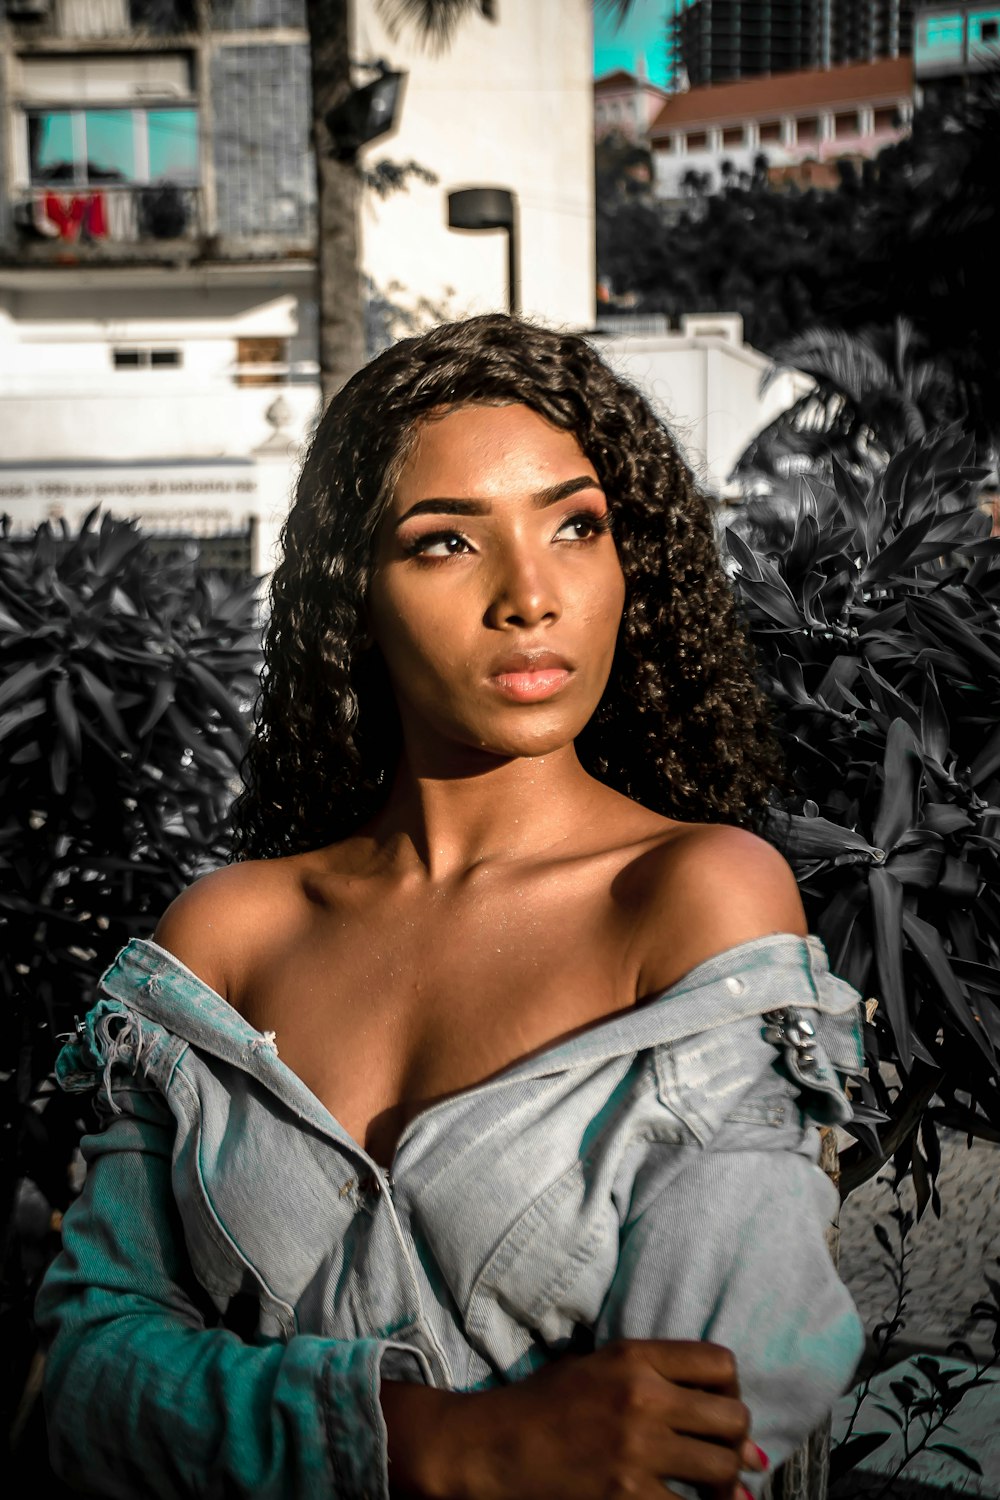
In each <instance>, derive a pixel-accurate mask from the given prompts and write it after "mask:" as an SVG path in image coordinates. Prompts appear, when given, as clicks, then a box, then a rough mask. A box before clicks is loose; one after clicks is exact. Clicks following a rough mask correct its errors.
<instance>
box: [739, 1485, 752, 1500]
mask: <svg viewBox="0 0 1000 1500" xmlns="http://www.w3.org/2000/svg"><path fill="white" fill-rule="evenodd" d="M740 1494H741V1495H742V1496H743V1500H753V1496H752V1495H751V1493H750V1491H749V1490H748V1489H747V1487H746V1485H745V1484H741V1485H740Z"/></svg>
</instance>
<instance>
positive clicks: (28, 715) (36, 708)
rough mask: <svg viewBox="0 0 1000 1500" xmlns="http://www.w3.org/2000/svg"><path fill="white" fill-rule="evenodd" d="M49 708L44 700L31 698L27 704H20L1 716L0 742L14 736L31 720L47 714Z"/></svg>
mask: <svg viewBox="0 0 1000 1500" xmlns="http://www.w3.org/2000/svg"><path fill="white" fill-rule="evenodd" d="M47 706H48V705H47V704H46V702H45V699H44V698H31V699H29V700H28V702H27V703H19V704H18V705H17V707H16V708H11V709H8V710H7V712H6V713H5V714H0V740H3V739H6V737H7V735H8V734H12V733H13V731H14V730H15V729H19V728H20V727H21V725H22V724H27V723H28V721H29V720H31V719H37V718H38V717H39V715H40V714H43V713H45V711H46V708H47Z"/></svg>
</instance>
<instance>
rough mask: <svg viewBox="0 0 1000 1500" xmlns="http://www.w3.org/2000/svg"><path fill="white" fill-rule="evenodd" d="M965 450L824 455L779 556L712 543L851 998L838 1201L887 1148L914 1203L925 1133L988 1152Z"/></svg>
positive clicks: (998, 722) (987, 599)
mask: <svg viewBox="0 0 1000 1500" xmlns="http://www.w3.org/2000/svg"><path fill="white" fill-rule="evenodd" d="M971 451H972V443H971V440H970V439H968V438H965V437H962V436H960V435H957V434H956V433H955V432H954V431H950V432H946V433H944V434H940V435H938V436H936V437H934V438H931V439H927V440H923V441H920V442H916V443H911V444H910V445H908V446H906V447H904V448H902V449H900V450H899V451H898V452H897V453H896V454H895V455H894V456H893V458H892V459H891V460H890V461H889V462H888V464H887V465H886V466H885V467H884V469H882V470H881V471H880V472H877V473H874V474H869V475H867V476H864V475H862V476H860V477H859V476H858V475H857V474H856V473H852V472H850V471H849V470H848V469H847V468H846V467H845V466H844V465H843V464H842V463H840V462H839V461H837V460H834V461H833V463H832V465H831V467H830V468H829V469H828V471H827V474H826V476H824V475H823V474H822V473H818V474H817V475H815V476H813V477H812V478H810V479H808V480H799V481H795V482H793V483H791V484H790V485H789V487H788V490H787V492H786V498H789V497H790V498H791V499H793V500H794V502H795V503H794V507H793V518H794V519H793V524H792V527H791V536H790V541H789V544H788V545H787V547H786V548H784V549H783V550H781V551H778V550H773V551H769V549H768V548H767V547H766V546H764V545H762V544H760V543H759V542H758V545H757V546H756V547H754V546H752V545H750V544H748V542H747V541H746V540H745V539H744V538H743V537H741V536H740V535H739V534H738V531H737V530H736V529H732V528H731V529H730V530H729V531H728V532H727V544H728V553H729V558H730V561H731V567H732V570H733V574H734V582H735V587H736V590H737V593H738V595H739V596H740V598H741V600H742V602H743V605H744V608H745V610H746V612H747V615H748V617H749V620H750V625H751V630H752V635H753V639H754V643H755V645H756V648H757V651H758V653H759V656H760V659H761V662H762V668H763V673H764V678H765V685H766V687H767V689H768V690H769V692H770V694H771V696H772V698H773V699H774V701H775V702H776V704H777V705H778V709H779V713H780V726H779V728H780V733H781V735H782V738H783V742H784V748H785V752H786V756H787V762H788V767H789V772H790V790H789V794H788V797H787V800H786V803H785V805H784V807H783V808H781V809H775V817H774V827H775V835H776V838H777V839H778V840H779V842H781V843H782V844H783V846H784V848H785V851H786V853H787V855H788V857H789V859H790V860H791V862H792V864H793V866H794V867H795V869H796V872H797V874H798V876H799V879H800V883H801V887H802V893H803V897H804V900H805V904H806V908H807V912H808V915H809V917H810V921H811V925H812V927H813V930H814V931H816V932H817V933H818V934H819V936H820V937H821V938H822V939H823V940H824V942H825V944H826V947H827V950H828V952H829V955H830V961H831V964H832V967H833V969H834V970H835V971H836V972H838V973H840V974H842V975H843V976H844V977H845V978H846V979H848V980H849V981H850V982H851V983H852V984H854V985H855V986H856V987H857V989H858V990H860V991H861V993H862V995H864V996H866V997H871V998H870V999H869V1000H868V1004H867V1007H866V1009H867V1013H868V1014H867V1023H866V1025H865V1028H864V1034H865V1057H866V1064H867V1068H866V1072H867V1077H865V1078H862V1079H859V1080H858V1082H857V1086H856V1093H857V1095H858V1097H857V1098H856V1099H855V1109H856V1112H857V1119H856V1121H855V1124H854V1126H853V1127H852V1128H853V1130H854V1132H855V1134H856V1136H857V1143H856V1144H855V1146H853V1147H851V1148H850V1149H849V1150H848V1151H846V1152H845V1153H843V1155H842V1160H841V1177H840V1180H841V1192H842V1194H844V1195H846V1194H847V1193H848V1192H850V1191H851V1189H852V1188H854V1187H856V1186H858V1185H859V1184H860V1183H861V1182H863V1181H865V1180H866V1179H867V1178H868V1177H870V1176H872V1175H874V1173H875V1172H876V1171H878V1170H879V1168H880V1167H881V1165H882V1164H883V1163H884V1162H885V1161H886V1160H887V1159H888V1158H889V1157H890V1156H893V1157H895V1158H896V1160H897V1163H898V1165H899V1166H900V1168H901V1170H906V1169H907V1168H908V1167H912V1171H913V1180H914V1186H915V1190H916V1194H917V1203H918V1207H919V1208H920V1209H921V1210H922V1208H923V1205H924V1204H925V1203H926V1202H928V1201H930V1202H931V1203H932V1205H933V1207H934V1208H935V1210H937V1209H938V1202H937V1196H936V1192H935V1190H934V1187H933V1181H934V1178H935V1175H936V1171H937V1165H938V1160H939V1147H938V1141H937V1135H936V1127H937V1126H938V1125H947V1126H951V1127H953V1128H957V1129H960V1130H963V1131H966V1132H968V1134H969V1135H972V1136H981V1137H983V1138H984V1139H987V1140H1000V1078H998V1046H1000V971H998V964H997V958H998V953H1000V805H998V804H1000V539H997V538H993V539H991V538H990V537H989V534H988V533H989V529H990V528H989V521H988V519H987V518H986V516H985V515H984V514H983V513H982V512H981V511H980V510H979V509H978V507H977V504H976V496H977V491H978V487H979V486H980V484H981V482H982V480H983V479H984V477H985V472H984V471H983V470H981V469H975V468H971V467H970V466H969V462H968V460H969V456H970V453H971ZM887 1065H888V1066H889V1067H890V1068H891V1069H892V1070H895V1072H896V1074H898V1076H899V1078H900V1079H901V1080H902V1084H901V1087H899V1088H898V1089H897V1088H896V1087H895V1084H894V1081H893V1079H892V1076H891V1074H890V1073H889V1072H887V1071H885V1070H886V1067H887ZM876 1126H879V1127H880V1128H879V1130H878V1132H877V1133H876V1129H875V1127H876ZM918 1128H919V1133H920V1135H919V1143H918V1141H917V1132H918Z"/></svg>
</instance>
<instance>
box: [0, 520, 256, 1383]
mask: <svg viewBox="0 0 1000 1500" xmlns="http://www.w3.org/2000/svg"><path fill="white" fill-rule="evenodd" d="M256 619H257V605H256V598H255V586H254V583H253V582H252V581H247V582H244V583H240V584H237V585H235V586H234V585H233V584H231V583H224V582H222V581H221V580H219V579H218V578H213V577H209V576H202V575H201V574H200V573H199V571H198V566H197V556H196V549H191V550H190V552H189V553H188V554H185V553H180V554H173V555H170V556H166V555H164V554H162V553H161V552H158V551H156V550H155V549H154V546H153V544H151V543H150V541H149V540H148V539H146V538H144V537H143V536H142V535H141V534H140V533H139V532H138V531H137V530H136V528H135V526H134V525H133V524H132V523H130V522H122V521H115V520H112V519H110V518H109V517H105V518H104V519H103V520H102V521H101V522H100V523H98V521H97V519H96V513H92V514H91V515H90V516H88V517H87V519H86V521H85V522H84V524H83V526H82V528H81V530H80V532H79V533H78V534H77V535H70V534H69V532H68V531H67V530H66V529H65V528H64V529H63V530H62V531H59V530H56V529H53V527H52V526H50V525H45V526H42V527H41V528H40V529H39V530H38V532H37V533H36V534H35V536H34V538H33V539H31V540H30V541H27V542H25V541H19V540H15V539H14V538H13V537H11V536H10V534H9V531H8V530H7V529H6V528H5V529H4V530H3V532H2V534H0V871H2V879H0V931H2V940H0V985H2V987H3V1003H4V1019H5V1025H4V1028H3V1033H2V1043H0V1046H2V1051H0V1111H2V1114H0V1122H2V1128H3V1132H4V1139H5V1141H6V1142H7V1149H6V1150H5V1151H4V1153H3V1181H2V1193H3V1219H4V1223H5V1224H7V1225H8V1232H7V1238H6V1243H5V1245H4V1255H3V1266H4V1273H5V1275H4V1285H3V1288H2V1293H0V1317H2V1323H3V1325H5V1332H6V1334H7V1335H8V1336H7V1337H4V1336H3V1333H0V1344H2V1345H3V1347H4V1348H5V1349H6V1350H8V1351H9V1356H8V1360H7V1362H6V1363H7V1370H8V1374H12V1375H13V1376H14V1380H15V1387H14V1389H15V1391H17V1390H19V1389H20V1381H21V1379H22V1378H23V1375H24V1370H25V1367H26V1362H27V1359H28V1357H30V1299H31V1297H32V1295H33V1290H34V1287H33V1282H34V1280H35V1279H36V1276H37V1274H38V1273H39V1272H40V1271H41V1270H42V1269H43V1267H44V1262H45V1259H46V1253H47V1246H46V1243H45V1231H46V1229H47V1228H48V1222H49V1215H50V1214H51V1212H52V1211H56V1212H58V1211H60V1210H61V1209H62V1208H63V1207H64V1206H65V1204H66V1202H67V1201H68V1199H69V1197H70V1196H71V1192H70V1182H69V1167H70V1163H71V1160H72V1157H73V1153H74V1150H75V1147H76V1143H77V1140H78V1137H79V1123H78V1120H77V1116H78V1115H79V1113H80V1111H81V1108H82V1106H81V1104H80V1102H79V1101H78V1100H75V1099H73V1098H69V1097H67V1096H64V1095H62V1094H61V1093H60V1092H59V1091H58V1090H53V1089H52V1088H51V1087H50V1086H49V1085H48V1084H47V1082H46V1080H47V1079H48V1076H49V1074H50V1071H51V1067H52V1062H53V1059H54V1055H55V1052H56V1050H57V1046H58V1037H59V1034H60V1033H62V1032H65V1031H67V1030H69V1029H70V1028H71V1027H72V1025H73V1023H74V1018H75V1017H76V1016H78V1015H82V1014H83V1012H84V1011H85V1010H86V1009H87V1008H88V1006H89V1004H90V991H91V990H92V988H93V985H94V983H95V980H96V979H97V978H98V976H99V975H100V973H101V972H102V970H103V969H104V968H105V967H106V966H107V964H109V963H110V962H111V960H112V959H113V957H114V955H115V953H116V952H117V950H118V949H119V948H120V947H121V945H122V944H123V943H124V942H125V941H127V939H128V938H130V937H133V936H146V935H148V934H149V933H150V932H151V930H152V928H153V926H154V925H155V922H156V920H157V918H158V916H159V914H160V913H161V912H162V911H163V909H164V907H165V906H166V905H167V904H168V903H169V902H170V901H171V900H172V899H173V897H174V896H175V895H176V894H177V893H178V891H179V890H180V889H181V888H182V887H183V886H184V885H186V884H187V883H188V882H189V881H190V880H191V879H192V878H193V877H194V876H195V875H197V874H198V873H200V872H201V871H202V870H204V869H206V868H208V867H210V866H211V865H213V864H217V863H221V861H222V860H223V859H224V857H225V844H224V842H223V839H224V828H225V817H226V810H227V807H228V803H229V800H230V798H231V795H232V792H233V790H234V787H235V778H236V775H237V771H238V767H239V764H240V761H241V758H242V754H243V749H244V743H245V738H246V730H247V725H248V707H249V700H250V698H251V695H252V693H253V691H254V688H255V681H256V677H255V674H256V668H257V664H258V657H259V641H258V632H257V629H256ZM17 1194H19V1195H20V1196H19V1201H20V1203H21V1206H22V1209H23V1210H24V1211H23V1212H21V1213H20V1214H19V1215H17V1216H15V1215H14V1213H13V1211H12V1210H13V1205H14V1202H15V1196H16V1195H17ZM26 1205H34V1217H35V1220H36V1221H37V1222H36V1223H35V1226H34V1227H35V1234H34V1236H33V1237H29V1238H27V1239H26V1238H25V1236H24V1235H23V1234H22V1235H21V1236H20V1238H18V1237H17V1233H16V1229H15V1227H14V1226H15V1218H17V1219H18V1220H19V1221H20V1223H21V1226H22V1228H24V1227H25V1226H26V1225H27V1224H28V1222H29V1219H30V1217H31V1215H30V1214H29V1213H28V1211H27V1208H26V1207H25V1206H26Z"/></svg>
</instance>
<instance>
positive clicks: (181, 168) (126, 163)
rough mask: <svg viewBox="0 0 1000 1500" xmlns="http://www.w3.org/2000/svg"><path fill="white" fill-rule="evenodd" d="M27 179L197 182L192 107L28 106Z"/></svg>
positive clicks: (39, 181)
mask: <svg viewBox="0 0 1000 1500" xmlns="http://www.w3.org/2000/svg"><path fill="white" fill-rule="evenodd" d="M28 161H29V169H30V173H31V182H32V184H33V185H38V186H41V185H44V184H46V183H71V184H73V185H75V186H81V187H82V186H87V185H91V186H93V185H96V184H99V183H100V184H105V185H106V184H109V183H121V184H123V185H127V184H130V183H134V184H151V183H172V184H175V185H178V186H194V185H196V184H197V182H198V114H197V111H196V110H193V109H183V108H168V109H162V108H160V109H60V110H35V109H32V110H30V111H29V112H28Z"/></svg>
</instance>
